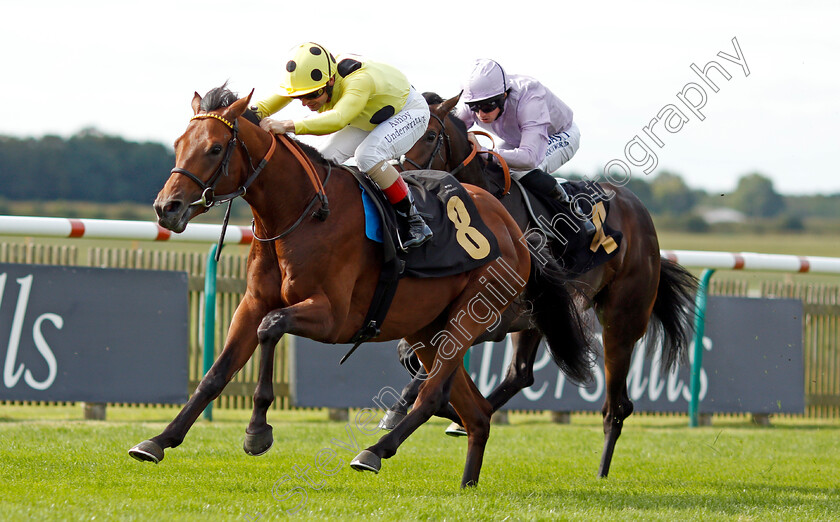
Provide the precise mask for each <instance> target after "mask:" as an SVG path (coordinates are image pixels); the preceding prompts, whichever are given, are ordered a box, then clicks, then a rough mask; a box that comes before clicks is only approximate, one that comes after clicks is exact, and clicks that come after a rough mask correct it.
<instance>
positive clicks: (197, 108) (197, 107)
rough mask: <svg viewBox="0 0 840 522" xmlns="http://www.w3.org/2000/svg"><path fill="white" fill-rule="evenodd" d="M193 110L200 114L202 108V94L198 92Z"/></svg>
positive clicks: (193, 100) (193, 103) (194, 97)
mask: <svg viewBox="0 0 840 522" xmlns="http://www.w3.org/2000/svg"><path fill="white" fill-rule="evenodd" d="M192 110H193V114H198V111H200V110H201V95H200V94H198V92H196V93H195V96H193V99H192Z"/></svg>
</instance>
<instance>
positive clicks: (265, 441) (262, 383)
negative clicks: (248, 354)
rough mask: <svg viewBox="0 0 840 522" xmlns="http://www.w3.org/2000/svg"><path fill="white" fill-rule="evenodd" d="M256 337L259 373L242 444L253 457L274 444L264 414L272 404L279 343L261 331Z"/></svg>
mask: <svg viewBox="0 0 840 522" xmlns="http://www.w3.org/2000/svg"><path fill="white" fill-rule="evenodd" d="M257 336H258V337H259V340H260V372H259V377H258V379H257V387H256V389H255V390H254V412H253V414H252V415H251V422H249V423H248V427H247V428H246V429H245V441H244V442H243V443H242V449H244V450H245V453H247V454H248V455H251V456H254V457H256V456H259V455H263V454H264V453H266V452H267V451H268V450H269V449H271V446H272V444H274V436H273V435H272V428H271V425H270V424H269V423H268V421H267V420H266V414H267V412H268V408H269V406H271V403H272V402H274V350H275V348H276V347H277V342H278V341H279V338H277V337H274V336H265V335H263V330H261V329H260V330H257Z"/></svg>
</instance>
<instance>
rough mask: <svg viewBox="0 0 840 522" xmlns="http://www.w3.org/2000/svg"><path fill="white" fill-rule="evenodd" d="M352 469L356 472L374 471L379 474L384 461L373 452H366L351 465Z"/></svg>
mask: <svg viewBox="0 0 840 522" xmlns="http://www.w3.org/2000/svg"><path fill="white" fill-rule="evenodd" d="M350 467H351V468H353V469H355V470H356V471H373V472H374V473H379V470H380V469H382V459H380V458H379V457H378V456H376V454H375V453H373V452H372V451H368V450H364V451H362V452H361V453H359V454H358V455H356V458H354V459H353V461H352V462H351V463H350Z"/></svg>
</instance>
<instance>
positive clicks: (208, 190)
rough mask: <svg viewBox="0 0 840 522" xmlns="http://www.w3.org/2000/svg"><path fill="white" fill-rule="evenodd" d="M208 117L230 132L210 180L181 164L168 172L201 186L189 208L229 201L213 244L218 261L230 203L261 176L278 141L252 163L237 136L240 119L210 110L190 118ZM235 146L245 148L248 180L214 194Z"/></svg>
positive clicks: (243, 143) (246, 149) (210, 205)
mask: <svg viewBox="0 0 840 522" xmlns="http://www.w3.org/2000/svg"><path fill="white" fill-rule="evenodd" d="M208 118H213V119H215V120H218V121H220V122H222V123H224V124H225V126H227V128H229V129H230V131H231V137H230V141H228V144H227V147H225V153H224V156H222V161H221V162H220V163H219V166H218V167H216V170H215V171H213V175H212V176H210V179H208V180H207V181H201V179H200V178H199V177H198V176H196V175H195V174H193V173H192V172H190V171H189V170H187V169H185V168H183V167H175V168H174V169H172V170H171V171H170V172H169V174H170V175H172V174H182V175H184V176H186V177H187V178H189V179H191V180H192V181H194V182H195V183H196V184H197V185H198V186H199V187H200V188H201V199H198V200H196V201H193V202H192V203H190V205H189V206H190V207H197V206H202V207H204V208H208V209H209V208H211V207H214V206H216V205H221V204H222V203H227V204H228V207H227V210H225V220H224V222H222V232H221V234H220V235H219V244H218V246H217V247H216V261H218V260H219V256H221V254H222V245H223V243H224V241H225V231H226V230H227V226H228V221H230V207H231V204H232V203H233V200H234V199H236V198H238V197H239V196H244V195H245V193H246V192H247V191H248V187H250V186H251V184H252V183H253V182H254V180H255V179H257V176H259V175H260V172H262V170H263V168H264V167H265V166H266V164H267V163H268V161H269V160H270V159H271V156H272V155H273V154H274V149H275V147H276V145H277V140H276V139H272V141H271V147H270V148H269V149H268V152H267V153H266V155H265V157H264V158H263V159H262V161H260V163H259V165H257V166H256V167H254V163H253V162H252V161H251V154H250V153H249V152H248V147H246V146H245V142H243V141H242V140H240V139H238V135H239V122H238V121H237V120H233V123H231V122H229V121H228V120H227V119H225V118H223V117H221V116H219V115H218V114H212V113H209V112H207V113H201V114H196V115H195V116H193V117H192V118H190V121H192V120H203V119H208ZM237 146H241V147H242V150H244V151H245V157H246V158H248V166H249V167H250V168H251V175H250V176H248V179H246V180H245V183H243V184H242V186H241V187H239V188H238V189H236V190H235V191H234V192H231V193H230V194H224V195H222V196H217V195H216V184H217V183H218V182H219V180H220V179H222V176H224V177H227V176H228V167H229V166H230V158H231V156H232V155H233V151H234V149H236V147H237Z"/></svg>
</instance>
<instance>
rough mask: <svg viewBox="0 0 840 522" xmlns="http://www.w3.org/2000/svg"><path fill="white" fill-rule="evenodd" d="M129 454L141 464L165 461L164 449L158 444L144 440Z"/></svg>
mask: <svg viewBox="0 0 840 522" xmlns="http://www.w3.org/2000/svg"><path fill="white" fill-rule="evenodd" d="M128 454H129V455H131V456H132V457H134V458H135V459H137V460H139V461H140V462H154V463H155V464H157V463H158V462H160V461H162V460H163V448H161V447H160V446H159V445H158V444H157V443H156V442H152V441H150V440H144V441H143V442H141V443H140V444H138V445H136V446H134V447H133V448H131V449H130V450H128Z"/></svg>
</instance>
